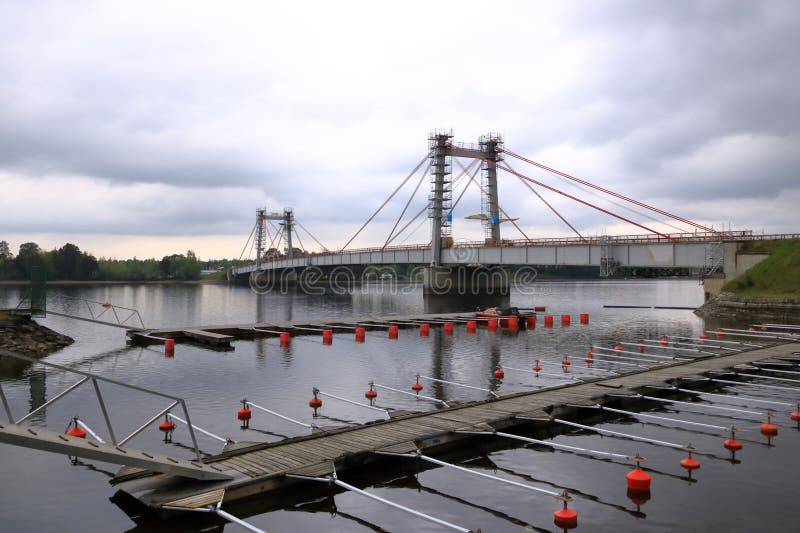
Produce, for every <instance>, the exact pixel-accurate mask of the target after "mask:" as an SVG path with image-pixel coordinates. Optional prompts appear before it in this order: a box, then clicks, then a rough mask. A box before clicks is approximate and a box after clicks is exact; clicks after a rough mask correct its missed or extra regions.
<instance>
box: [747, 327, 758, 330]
mask: <svg viewBox="0 0 800 533" xmlns="http://www.w3.org/2000/svg"><path fill="white" fill-rule="evenodd" d="M755 330H756V328H754V327H753V326H750V327H749V328H747V331H755Z"/></svg>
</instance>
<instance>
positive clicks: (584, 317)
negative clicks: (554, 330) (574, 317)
mask: <svg viewBox="0 0 800 533" xmlns="http://www.w3.org/2000/svg"><path fill="white" fill-rule="evenodd" d="M579 318H580V322H581V324H588V323H589V313H581V314H580V317H579Z"/></svg>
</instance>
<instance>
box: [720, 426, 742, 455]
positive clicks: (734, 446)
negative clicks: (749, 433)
mask: <svg viewBox="0 0 800 533" xmlns="http://www.w3.org/2000/svg"><path fill="white" fill-rule="evenodd" d="M730 429H731V438H729V439H727V440H725V442H723V443H722V445H723V446H724V447H725V449H726V450H730V451H731V452H738V451H739V450H741V449H742V443H741V442H739V441H738V440H736V439H735V438H734V436H735V435H736V432H737V431H739V430H738V429H736V426H731V428H730Z"/></svg>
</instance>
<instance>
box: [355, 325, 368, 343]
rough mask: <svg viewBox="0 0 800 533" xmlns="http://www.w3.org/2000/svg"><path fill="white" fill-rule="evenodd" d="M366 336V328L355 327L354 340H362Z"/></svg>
mask: <svg viewBox="0 0 800 533" xmlns="http://www.w3.org/2000/svg"><path fill="white" fill-rule="evenodd" d="M366 336H367V330H365V329H364V328H356V342H364V339H365V338H366Z"/></svg>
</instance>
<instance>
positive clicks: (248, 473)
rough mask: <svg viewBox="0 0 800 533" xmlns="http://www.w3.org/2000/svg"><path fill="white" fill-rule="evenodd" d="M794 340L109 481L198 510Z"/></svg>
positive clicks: (767, 351) (743, 358) (229, 450)
mask: <svg viewBox="0 0 800 533" xmlns="http://www.w3.org/2000/svg"><path fill="white" fill-rule="evenodd" d="M797 350H798V345H797V344H796V343H789V344H783V345H776V346H771V347H768V348H762V349H758V350H752V351H747V352H741V353H735V354H733V355H721V356H715V357H709V358H705V359H699V360H694V361H689V362H680V363H676V364H673V365H671V366H666V367H659V368H655V369H650V370H644V371H641V372H636V373H630V374H626V375H624V376H619V377H613V378H608V379H597V380H594V381H591V382H585V383H578V384H574V385H565V386H563V387H559V388H555V389H547V390H543V391H540V392H524V393H512V394H507V395H504V396H502V397H501V398H499V399H492V400H486V401H482V402H473V403H469V404H463V405H459V406H454V407H450V408H447V409H442V410H438V411H431V412H426V413H419V414H412V415H406V416H402V417H398V418H394V419H392V420H387V421H381V422H375V423H371V424H366V425H363V426H359V427H355V428H342V429H338V430H332V431H320V432H319V433H314V434H312V435H309V436H305V437H297V438H293V439H288V440H285V441H281V442H275V443H254V442H240V443H236V444H231V445H228V446H226V449H225V450H224V451H223V452H222V453H221V454H219V455H217V456H214V457H210V458H207V459H205V460H204V462H205V463H206V464H213V465H214V466H216V467H217V468H219V469H220V470H222V471H224V472H229V473H231V475H233V476H234V477H235V479H233V480H228V481H217V482H197V481H194V480H185V479H180V478H176V477H175V476H170V475H166V474H157V473H153V472H147V471H143V470H139V469H134V468H128V467H126V468H123V469H122V470H120V472H119V473H118V474H117V476H116V477H115V478H114V479H113V480H112V481H111V483H112V484H113V485H115V486H116V487H117V488H119V489H121V490H123V491H126V492H128V493H130V494H131V495H133V496H134V497H137V498H139V499H140V500H141V501H143V502H144V503H146V504H148V505H151V506H154V507H170V508H174V507H178V508H180V507H185V508H196V507H201V506H206V505H210V504H212V503H216V502H219V501H221V499H222V498H223V497H224V498H225V501H226V502H230V501H232V500H236V499H240V498H245V497H250V496H254V495H257V494H264V493H268V492H270V491H274V490H280V489H285V488H286V487H287V486H288V485H291V484H294V483H299V481H297V480H295V479H290V478H287V477H286V475H287V474H295V475H302V476H313V477H319V476H325V475H328V474H331V473H332V472H333V466H334V463H336V470H337V472H339V473H341V472H342V471H344V470H347V469H348V468H359V467H362V466H364V464H365V463H366V462H368V461H369V460H376V458H375V456H374V455H373V454H372V453H371V452H374V451H392V452H398V453H409V452H413V451H415V450H426V449H430V448H435V447H436V446H440V445H444V444H448V443H452V442H454V441H457V440H462V439H469V438H474V437H470V436H468V435H464V434H458V433H455V432H457V431H476V430H477V431H491V430H492V429H497V430H501V429H505V428H508V427H510V426H514V425H520V424H523V423H528V421H523V420H520V419H518V418H516V417H531V418H541V419H549V418H550V417H551V415H552V413H553V411H554V410H556V409H558V408H559V406H565V405H594V404H596V403H602V401H603V397H604V396H605V395H606V394H609V393H613V394H635V393H636V392H637V389H639V388H641V387H643V386H647V385H656V386H660V385H664V384H665V383H668V382H670V381H671V380H674V379H676V378H680V377H688V376H696V375H698V374H703V373H704V372H708V371H711V370H720V369H725V368H730V367H733V366H735V365H739V364H744V363H751V362H753V361H758V360H762V359H767V358H774V357H786V356H790V355H791V354H792V353H794V352H796V351H797Z"/></svg>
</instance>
